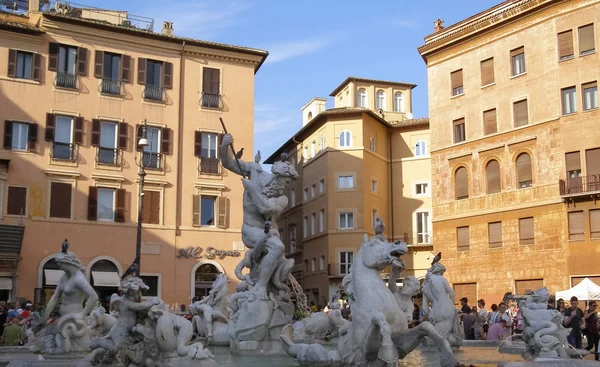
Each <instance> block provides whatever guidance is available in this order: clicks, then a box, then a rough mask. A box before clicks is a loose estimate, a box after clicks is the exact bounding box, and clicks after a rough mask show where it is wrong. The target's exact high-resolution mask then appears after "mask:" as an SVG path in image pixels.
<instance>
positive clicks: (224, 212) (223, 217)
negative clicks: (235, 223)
mask: <svg viewBox="0 0 600 367" xmlns="http://www.w3.org/2000/svg"><path fill="white" fill-rule="evenodd" d="M228 206H229V199H227V198H224V197H218V198H217V211H218V217H217V227H219V228H227V219H228V218H227V217H228V212H229V208H228Z"/></svg>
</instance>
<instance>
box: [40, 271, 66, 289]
mask: <svg viewBox="0 0 600 367" xmlns="http://www.w3.org/2000/svg"><path fill="white" fill-rule="evenodd" d="M64 273H65V272H64V271H62V270H56V269H44V275H45V276H46V283H45V285H58V281H59V280H60V277H62V276H63V274H64Z"/></svg>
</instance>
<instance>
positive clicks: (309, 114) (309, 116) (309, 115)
mask: <svg viewBox="0 0 600 367" xmlns="http://www.w3.org/2000/svg"><path fill="white" fill-rule="evenodd" d="M310 120H312V112H309V113H308V121H310Z"/></svg>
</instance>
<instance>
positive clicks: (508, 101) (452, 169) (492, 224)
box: [419, 0, 600, 304]
mask: <svg viewBox="0 0 600 367" xmlns="http://www.w3.org/2000/svg"><path fill="white" fill-rule="evenodd" d="M599 14H600V2H599V1H591V0H582V1H556V0H536V1H529V0H518V1H505V2H503V3H500V4H499V5H497V6H495V7H493V8H490V9H488V10H485V11H483V12H481V13H479V14H476V15H474V16H472V17H470V18H467V19H465V20H462V21H460V22H458V23H456V24H454V25H452V26H449V27H446V28H444V27H443V23H442V22H441V21H440V20H438V21H436V22H435V33H433V34H431V35H429V36H427V37H425V44H424V45H423V46H421V47H420V48H419V52H420V53H421V55H422V57H423V59H424V60H425V63H426V64H427V73H428V83H429V113H430V116H429V118H430V125H431V165H432V189H433V190H432V192H433V218H434V220H433V229H434V231H433V233H434V238H433V243H434V249H435V251H442V253H443V263H444V264H445V265H446V266H447V268H448V272H447V273H446V274H447V276H448V279H449V280H450V282H451V283H452V284H454V288H455V290H456V293H457V297H462V296H467V297H468V298H469V299H470V300H473V301H474V300H475V299H476V298H484V299H486V301H488V304H491V303H492V302H498V301H500V300H501V298H502V296H503V295H504V293H505V292H513V293H517V294H522V293H524V292H525V291H526V290H527V289H535V288H537V287H540V286H546V287H547V288H548V289H549V290H550V291H551V292H556V291H558V290H562V289H567V288H569V287H571V286H572V285H575V284H577V283H578V282H579V281H581V279H582V278H583V277H585V276H588V277H590V278H592V279H594V280H599V279H600V278H598V275H599V274H600V263H599V262H598V259H600V254H599V252H600V203H599V202H598V198H599V197H600V186H599V182H600V128H599V127H600V125H599V123H598V121H599V117H600V115H599V113H600V112H599V110H598V87H597V81H598V79H599V77H600V68H599V66H600V65H599V56H598V53H597V52H596V45H597V44H598V34H599V29H600V28H599V25H600V16H599ZM473 301H470V303H471V304H474V302H473Z"/></svg>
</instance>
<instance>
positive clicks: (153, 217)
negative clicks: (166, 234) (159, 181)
mask: <svg viewBox="0 0 600 367" xmlns="http://www.w3.org/2000/svg"><path fill="white" fill-rule="evenodd" d="M151 192H152V195H151V197H152V200H151V202H152V206H151V207H150V223H153V224H160V192H158V191H151Z"/></svg>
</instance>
